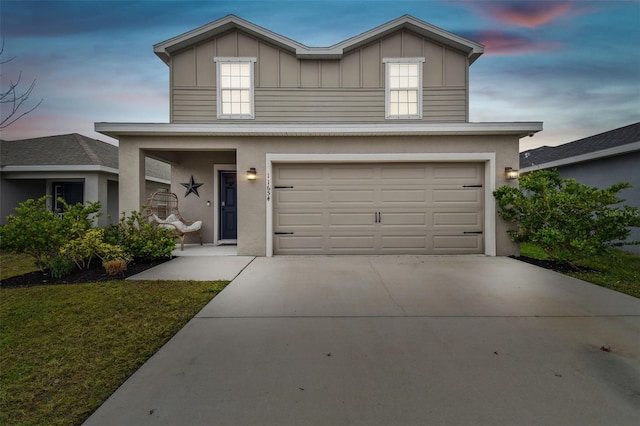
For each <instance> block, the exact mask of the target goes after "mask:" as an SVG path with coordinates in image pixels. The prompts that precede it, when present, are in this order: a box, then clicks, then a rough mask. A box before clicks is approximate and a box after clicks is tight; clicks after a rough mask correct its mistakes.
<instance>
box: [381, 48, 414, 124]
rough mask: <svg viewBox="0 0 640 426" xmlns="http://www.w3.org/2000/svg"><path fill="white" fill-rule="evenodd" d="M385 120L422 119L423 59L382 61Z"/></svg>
mask: <svg viewBox="0 0 640 426" xmlns="http://www.w3.org/2000/svg"><path fill="white" fill-rule="evenodd" d="M383 62H384V64H385V101H386V106H385V111H386V113H385V114H386V118H396V119H402V118H409V119H410V118H418V119H419V118H422V63H423V62H424V58H398V59H384V60H383Z"/></svg>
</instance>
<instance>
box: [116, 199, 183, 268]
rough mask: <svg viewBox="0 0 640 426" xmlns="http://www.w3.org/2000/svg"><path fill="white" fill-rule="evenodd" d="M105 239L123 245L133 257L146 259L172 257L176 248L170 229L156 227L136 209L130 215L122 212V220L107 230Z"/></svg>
mask: <svg viewBox="0 0 640 426" xmlns="http://www.w3.org/2000/svg"><path fill="white" fill-rule="evenodd" d="M105 241H106V242H107V243H109V244H115V245H119V246H121V247H122V248H123V249H124V251H125V252H126V253H127V254H129V255H130V256H132V257H133V258H137V259H144V260H150V259H159V258H163V257H171V252H172V251H173V249H174V248H175V237H173V236H171V231H170V230H169V229H165V228H158V227H154V226H153V225H152V224H151V223H149V221H148V220H147V219H146V218H145V217H144V216H143V215H142V214H141V213H139V212H135V211H134V212H131V214H130V215H129V216H128V217H127V215H126V214H125V213H122V217H121V218H120V222H119V223H118V224H117V225H114V226H110V227H109V228H107V230H106V231H105Z"/></svg>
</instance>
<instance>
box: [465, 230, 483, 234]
mask: <svg viewBox="0 0 640 426" xmlns="http://www.w3.org/2000/svg"><path fill="white" fill-rule="evenodd" d="M463 234H482V231H464V232H463Z"/></svg>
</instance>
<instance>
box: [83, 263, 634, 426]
mask: <svg viewBox="0 0 640 426" xmlns="http://www.w3.org/2000/svg"><path fill="white" fill-rule="evenodd" d="M202 259H206V260H205V261H203V264H207V263H208V261H209V259H208V258H202ZM173 262H174V261H171V262H169V264H171V263H173ZM603 349H605V350H603ZM639 418H640V300H638V299H636V298H633V297H630V296H626V295H623V294H620V293H616V292H613V291H610V290H606V289H603V288H600V287H597V286H594V285H591V284H588V283H585V282H583V281H579V280H576V279H572V278H569V277H566V276H563V275H560V274H557V273H554V272H550V271H547V270H544V269H540V268H537V267H534V266H531V265H528V264H525V263H521V262H519V261H516V260H512V259H508V258H490V257H480V256H478V257H475V256H468V257H463V256H461V257H428V256H371V257H369V256H341V257H325V256H313V257H312V256H309V257H304V256H301V257H293V256H292V257H274V258H256V259H255V260H253V261H252V262H251V263H250V264H249V265H248V266H247V267H246V268H245V269H244V270H243V271H242V272H241V273H240V275H239V276H238V277H237V278H236V279H235V280H234V281H233V282H232V283H231V284H230V285H229V286H228V287H227V288H226V289H225V290H224V291H223V292H222V293H221V294H220V295H219V296H218V297H216V298H215V299H214V300H213V301H211V302H210V303H209V304H208V305H207V306H206V307H205V308H204V309H203V310H202V311H201V312H200V313H199V314H198V315H197V316H196V317H195V318H194V319H193V320H191V321H190V322H189V323H188V324H187V326H185V328H184V329H183V330H181V331H180V332H179V333H178V334H177V335H176V336H175V337H174V338H173V339H172V340H171V341H169V342H168V343H167V344H166V345H165V346H164V347H163V348H162V349H161V350H160V351H159V352H158V353H157V354H156V355H154V356H153V357H152V358H151V359H150V360H149V361H148V362H147V363H146V364H145V365H144V366H143V367H142V368H141V369H140V370H138V371H137V372H136V373H135V374H134V375H133V376H132V377H131V378H130V379H129V380H128V381H127V382H126V383H125V384H124V385H123V386H122V387H121V388H120V389H119V390H118V391H117V392H116V393H115V394H114V395H113V396H112V397H111V398H110V399H109V400H108V401H107V402H106V403H105V404H104V405H103V406H102V407H101V408H100V409H98V410H97V411H96V412H95V413H94V415H93V416H92V417H91V418H90V419H89V420H88V421H87V422H86V425H114V424H117V425H147V424H149V425H151V424H153V425H178V424H179V425H425V424H454V425H484V424H500V425H512V424H513V425H516V424H517V425H538V424H542V425H546V424H554V425H556V424H557V425H601V424H608V425H627V424H628V425H632V424H633V425H635V424H637V421H638V419H639Z"/></svg>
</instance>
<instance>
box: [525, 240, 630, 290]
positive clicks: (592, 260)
mask: <svg viewBox="0 0 640 426" xmlns="http://www.w3.org/2000/svg"><path fill="white" fill-rule="evenodd" d="M520 254H521V255H522V256H527V257H532V258H534V259H542V260H546V259H547V258H548V257H547V255H546V254H545V253H544V252H543V251H542V250H541V249H540V248H539V247H538V246H536V245H534V244H520ZM575 263H576V265H578V266H582V267H586V268H589V269H591V271H588V272H567V273H566V274H567V275H570V276H572V277H575V278H579V279H581V280H583V281H587V282H590V283H593V284H597V285H599V286H602V287H606V288H609V289H611V290H615V291H619V292H620V293H625V294H628V295H631V296H634V297H637V298H640V255H637V254H633V253H629V252H625V251H622V250H615V254H614V255H612V256H606V255H602V256H592V257H589V258H585V259H581V260H580V261H577V262H575Z"/></svg>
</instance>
